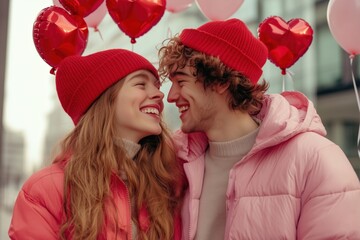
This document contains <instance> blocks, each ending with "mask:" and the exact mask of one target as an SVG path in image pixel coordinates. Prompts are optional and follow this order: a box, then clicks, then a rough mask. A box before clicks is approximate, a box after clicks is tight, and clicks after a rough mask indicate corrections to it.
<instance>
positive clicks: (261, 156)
mask: <svg viewBox="0 0 360 240" xmlns="http://www.w3.org/2000/svg"><path fill="white" fill-rule="evenodd" d="M256 118H258V119H259V120H260V121H261V124H260V130H259V133H258V136H257V138H256V142H255V145H254V146H253V148H252V149H251V151H250V152H249V153H248V154H247V155H246V156H245V157H244V158H243V159H239V162H238V163H237V164H235V165H234V167H233V168H232V169H231V171H230V174H229V183H228V187H227V193H226V195H227V199H226V209H227V220H226V230H225V236H224V239H227V240H228V239H232V240H240V239H251V240H280V239H287V240H289V239H290V240H291V239H316V240H318V239H354V240H359V239H360V183H359V179H358V177H357V176H356V174H355V172H354V170H353V168H352V166H351V164H350V163H349V161H348V159H347V158H346V156H345V155H344V153H343V151H342V150H341V149H340V148H339V147H338V146H337V145H335V144H334V143H332V142H331V141H329V140H328V139H326V138H325V137H324V135H325V134H326V132H325V129H324V127H323V125H322V123H321V120H320V118H319V116H318V115H317V113H316V110H315V109H314V107H313V104H312V103H311V102H310V101H309V100H308V99H307V98H306V97H305V96H304V95H302V94H301V93H298V92H284V93H282V94H281V95H268V96H267V97H266V101H265V103H264V106H263V108H262V110H261V112H260V113H259V114H258V115H257V116H256ZM174 139H175V140H176V143H177V146H178V148H179V149H178V155H179V157H180V158H182V159H183V160H184V161H187V163H185V164H184V169H185V172H186V175H187V178H188V180H189V190H188V193H187V195H186V197H185V201H184V207H183V210H182V219H183V234H182V236H183V238H182V239H184V240H190V239H194V236H195V233H196V229H197V220H198V212H199V198H200V194H201V189H202V180H203V174H204V153H205V150H206V147H207V138H206V136H205V135H203V134H201V133H195V134H189V135H186V134H184V133H182V132H177V133H176V134H175V135H174ZM240 160H241V161H240Z"/></svg>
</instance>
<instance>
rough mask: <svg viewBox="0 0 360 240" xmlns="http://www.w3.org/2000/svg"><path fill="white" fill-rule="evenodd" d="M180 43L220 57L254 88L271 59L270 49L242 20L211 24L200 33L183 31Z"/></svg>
mask: <svg viewBox="0 0 360 240" xmlns="http://www.w3.org/2000/svg"><path fill="white" fill-rule="evenodd" d="M180 40H181V41H182V43H183V44H184V45H185V46H187V47H190V48H192V49H194V50H196V51H199V52H203V53H205V54H208V55H211V56H214V57H219V58H220V60H221V61H222V62H223V63H224V64H225V65H227V66H228V67H230V68H232V69H234V70H236V71H238V72H240V73H242V74H244V75H245V76H247V77H248V78H249V79H250V80H251V82H253V83H254V84H256V83H257V82H258V80H259V78H260V77H261V75H262V67H263V66H264V64H265V62H266V59H267V56H268V50H267V47H266V46H265V45H264V44H263V43H262V42H261V41H260V40H259V39H257V38H255V37H254V36H253V34H252V33H251V32H250V30H249V29H248V27H247V26H246V25H245V23H243V22H242V21H240V20H239V19H229V20H226V21H212V22H208V23H205V24H204V25H202V26H200V27H199V28H197V29H184V30H183V31H182V32H181V34H180Z"/></svg>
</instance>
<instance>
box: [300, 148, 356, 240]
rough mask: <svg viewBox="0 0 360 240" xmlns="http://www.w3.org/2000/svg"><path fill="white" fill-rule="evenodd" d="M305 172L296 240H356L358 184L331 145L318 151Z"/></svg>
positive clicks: (340, 153)
mask: <svg viewBox="0 0 360 240" xmlns="http://www.w3.org/2000/svg"><path fill="white" fill-rule="evenodd" d="M311 162H312V163H313V164H310V165H309V166H308V169H307V176H306V181H304V182H305V186H304V190H303V193H302V198H301V214H300V218H299V221H298V227H297V239H354V240H355V239H360V183H359V179H358V177H357V176H356V173H355V171H354V169H353V168H352V166H351V164H350V162H349V160H348V159H347V158H346V156H345V154H344V153H343V151H342V150H341V149H340V148H339V147H338V146H336V145H335V144H331V145H328V146H326V147H324V148H322V149H320V150H319V151H318V152H317V153H316V154H315V157H314V159H313V161H311Z"/></svg>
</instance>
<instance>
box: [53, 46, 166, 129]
mask: <svg viewBox="0 0 360 240" xmlns="http://www.w3.org/2000/svg"><path fill="white" fill-rule="evenodd" d="M141 69H144V70H149V71H150V72H151V73H152V74H153V75H154V76H155V77H156V78H159V76H158V73H157V70H156V69H155V67H154V66H153V65H152V64H151V63H150V62H149V61H148V60H147V59H145V58H144V57H142V56H140V55H138V54H136V53H134V52H131V51H128V50H124V49H110V50H105V51H100V52H96V53H93V54H90V55H88V56H70V57H67V58H65V59H64V60H63V61H62V62H61V63H60V64H59V66H58V68H57V70H56V74H55V78H56V91H57V94H58V97H59V100H60V103H61V105H62V107H63V109H64V110H65V112H66V113H67V114H68V115H69V116H70V117H71V118H72V120H73V122H74V124H75V125H76V124H77V123H78V122H79V120H80V118H81V117H82V116H83V114H84V113H85V112H86V111H87V109H88V108H89V107H90V106H91V104H92V103H93V102H94V101H95V100H96V99H97V98H98V97H99V96H100V95H101V94H102V93H103V92H105V91H106V90H107V89H108V88H109V87H111V86H112V85H113V84H115V83H116V82H118V81H119V80H121V79H123V78H124V77H126V76H127V75H128V74H130V73H132V72H135V71H137V70H141Z"/></svg>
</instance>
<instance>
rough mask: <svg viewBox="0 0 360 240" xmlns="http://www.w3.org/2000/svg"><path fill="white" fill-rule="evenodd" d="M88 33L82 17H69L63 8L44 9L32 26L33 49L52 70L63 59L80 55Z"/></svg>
mask: <svg viewBox="0 0 360 240" xmlns="http://www.w3.org/2000/svg"><path fill="white" fill-rule="evenodd" d="M88 35H89V31H88V27H87V25H86V22H85V21H84V19H83V18H82V17H79V16H73V15H70V14H69V13H68V12H66V11H65V10H64V9H63V8H60V7H56V6H51V7H47V8H44V9H43V10H42V11H41V12H40V13H39V15H38V17H37V18H36V20H35V22H34V25H33V40H34V44H35V48H36V50H37V52H38V53H39V55H40V56H41V58H42V59H44V61H45V62H46V63H48V64H49V65H50V66H52V67H53V69H52V71H53V70H54V68H56V67H57V65H58V64H59V63H60V62H61V60H63V59H64V58H66V57H68V56H71V55H81V54H82V53H83V52H84V50H85V47H86V44H87V39H88Z"/></svg>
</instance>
